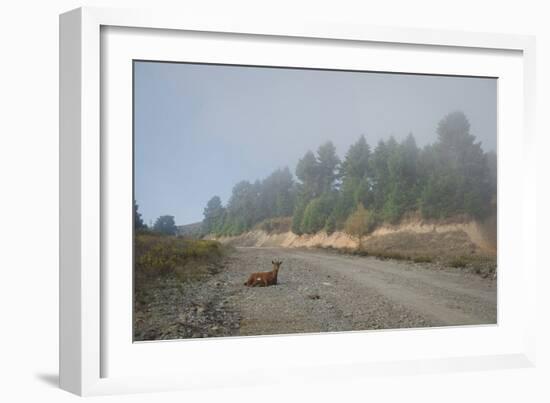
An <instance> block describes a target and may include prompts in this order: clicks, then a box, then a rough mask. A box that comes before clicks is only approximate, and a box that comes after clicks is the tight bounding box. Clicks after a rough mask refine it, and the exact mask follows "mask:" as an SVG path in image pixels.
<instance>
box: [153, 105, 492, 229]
mask: <svg viewBox="0 0 550 403" xmlns="http://www.w3.org/2000/svg"><path fill="white" fill-rule="evenodd" d="M295 175H296V178H297V180H295V178H294V176H293V175H292V173H291V172H290V170H289V169H288V168H283V169H278V170H276V171H275V172H273V173H272V174H271V175H269V176H268V177H267V178H265V179H263V180H262V181H259V180H257V181H256V182H254V183H251V182H249V181H241V182H239V183H237V184H236V185H235V186H234V187H233V192H232V195H231V197H230V199H229V201H228V202H227V205H226V206H223V204H222V201H221V199H220V197H219V196H214V197H212V198H211V199H210V200H209V201H208V203H207V205H206V208H205V209H204V220H203V222H202V232H203V234H215V235H238V234H241V233H243V232H245V231H248V230H250V229H252V228H253V227H254V226H255V225H256V224H257V223H259V222H261V221H264V220H266V219H271V218H276V217H292V231H293V232H294V233H296V234H304V233H307V234H311V233H315V232H318V231H321V230H325V231H327V232H328V233H331V232H333V231H335V230H345V231H347V232H349V233H353V234H356V235H359V236H361V235H363V234H365V233H368V232H369V231H370V230H372V229H373V228H374V227H375V226H376V225H377V224H378V223H380V222H390V223H396V222H398V221H399V220H400V218H401V217H402V216H403V215H404V214H405V213H407V212H413V211H420V213H421V215H422V216H423V217H424V218H448V217H452V216H457V215H468V216H470V217H472V218H477V219H481V218H484V217H486V216H487V215H488V214H490V213H491V212H492V210H493V209H494V207H495V203H496V154H495V153H494V152H489V153H485V152H484V151H483V150H482V148H481V143H480V142H476V138H475V136H473V135H472V134H470V124H469V122H468V120H467V118H466V116H465V115H464V114H463V113H462V112H453V113H451V114H449V115H447V116H446V117H444V118H443V119H442V120H441V121H440V122H439V125H438V127H437V140H436V141H435V143H433V144H431V145H427V146H425V147H424V148H422V149H420V148H418V146H417V145H416V141H415V139H414V136H413V135H412V134H409V135H408V136H407V137H406V138H405V139H404V140H403V141H402V142H397V141H396V140H395V139H394V138H393V137H390V138H389V139H388V140H387V141H379V142H378V144H377V145H376V147H375V148H374V149H372V148H371V146H370V145H369V144H368V143H367V141H366V139H365V137H364V136H361V137H359V139H358V140H357V142H355V143H354V144H353V145H351V147H350V148H349V150H348V152H347V153H346V155H345V157H344V159H343V160H341V159H340V158H339V157H338V155H337V154H336V149H335V147H334V145H333V144H332V142H330V141H329V142H327V143H325V144H322V145H321V146H320V147H319V148H318V149H317V152H316V153H313V152H312V151H308V152H306V153H305V155H304V156H303V157H302V158H301V159H300V160H299V161H298V163H297V165H296V171H295ZM159 224H160V223H159Z"/></svg>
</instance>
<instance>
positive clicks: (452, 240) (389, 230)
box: [216, 217, 496, 257]
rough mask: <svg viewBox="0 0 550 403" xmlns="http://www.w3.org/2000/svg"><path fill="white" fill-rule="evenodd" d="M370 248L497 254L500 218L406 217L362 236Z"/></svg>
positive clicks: (277, 240)
mask: <svg viewBox="0 0 550 403" xmlns="http://www.w3.org/2000/svg"><path fill="white" fill-rule="evenodd" d="M216 239H217V240H219V241H220V242H222V243H226V244H230V245H234V246H246V247H283V248H311V247H321V248H337V249H356V248H357V247H358V246H359V240H358V239H357V238H355V237H352V236H350V235H348V234H346V233H344V232H334V233H332V234H330V235H328V234H327V233H326V232H319V233H317V234H312V235H307V234H304V235H296V234H294V233H292V232H284V233H268V232H266V231H263V230H254V231H250V232H247V233H244V234H241V235H238V236H233V237H220V238H216ZM361 246H362V247H363V248H364V249H367V250H369V249H370V250H376V251H391V252H399V253H403V254H409V255H411V256H421V255H422V256H449V257H450V256H469V255H483V256H496V218H495V217H491V218H489V219H487V220H485V221H483V222H477V221H465V222H458V221H457V222H445V223H443V222H435V221H431V222H430V221H422V220H406V221H404V222H402V223H400V224H397V225H382V226H380V227H378V228H377V229H376V230H375V231H374V232H373V233H372V234H370V235H369V236H365V237H364V238H363V239H362V240H361Z"/></svg>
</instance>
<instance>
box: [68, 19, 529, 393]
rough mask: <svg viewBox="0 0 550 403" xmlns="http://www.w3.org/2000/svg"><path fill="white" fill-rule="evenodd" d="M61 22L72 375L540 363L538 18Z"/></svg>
mask: <svg viewBox="0 0 550 403" xmlns="http://www.w3.org/2000/svg"><path fill="white" fill-rule="evenodd" d="M60 45H61V54H60V83H61V84H60V97H61V100H60V111H61V112H60V113H61V118H60V127H61V129H60V138H61V140H60V155H61V157H60V158H61V159H60V170H61V172H60V184H61V191H60V201H61V210H60V211H61V222H60V233H61V239H60V243H61V264H60V351H61V352H60V382H61V386H62V387H63V388H64V389H67V390H69V391H72V392H74V393H77V394H82V395H90V394H108V393H124V392H139V391H155V390H165V389H182V388H201V387H215V386H224V385H241V386H246V385H248V384H251V383H250V382H251V380H250V377H249V374H250V373H254V374H255V376H254V380H253V382H254V383H255V384H257V383H269V382H292V381H293V380H295V379H296V377H300V379H304V377H305V378H309V379H327V380H328V379H335V378H339V377H345V376H347V375H346V374H348V375H349V374H351V373H353V374H355V376H357V375H358V374H359V375H361V376H368V375H369V374H371V373H373V374H374V373H377V374H379V373H381V372H382V373H386V374H389V375H392V374H408V373H418V372H419V371H431V372H437V371H449V370H450V371H453V370H475V369H481V368H503V367H521V366H529V365H532V360H533V357H534V343H533V340H534V334H533V332H532V330H533V318H531V317H530V316H529V314H528V312H533V310H532V309H531V308H530V307H532V305H533V304H534V296H533V289H534V284H535V273H536V267H535V265H534V261H533V260H532V259H533V257H532V256H533V254H532V253H530V252H529V251H530V248H532V247H533V246H532V245H531V243H530V242H529V241H528V238H527V236H528V235H527V234H529V233H530V232H531V230H532V228H534V225H535V217H534V211H533V209H531V208H530V207H531V203H532V201H531V198H530V195H531V194H532V192H534V183H533V182H532V181H530V179H529V178H530V174H531V173H532V172H533V171H534V169H535V168H534V165H532V163H531V161H530V159H529V155H531V152H532V150H533V147H534V137H533V136H534V135H533V133H532V129H531V127H532V126H531V125H532V119H533V117H532V113H533V111H532V102H533V99H532V98H533V89H534V72H533V68H534V64H533V57H534V54H533V52H534V41H533V39H532V38H531V37H526V36H516V35H500V34H476V33H464V32H446V31H437V32H431V31H424V30H411V29H382V28H371V27H361V26H341V25H330V24H311V25H307V24H305V25H304V24H296V25H293V24H291V23H285V24H275V23H270V22H269V21H255V22H250V21H244V20H243V21H233V22H231V23H229V22H213V21H205V20H200V19H193V18H190V17H184V18H181V17H180V16H178V17H177V18H176V17H175V16H171V15H168V14H155V13H151V12H142V11H135V10H134V11H126V10H125V11H123V10H107V9H95V8H93V9H88V8H85V9H78V10H74V11H71V12H68V13H66V14H63V15H62V16H61V18H60ZM518 160H520V161H522V163H521V164H518V163H517V162H518ZM517 189H521V191H519V192H518V191H517ZM518 296H519V297H518ZM320 352H322V354H320ZM262 373H264V374H265V375H261V374H262ZM274 374H275V375H274Z"/></svg>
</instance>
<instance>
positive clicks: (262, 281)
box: [244, 260, 283, 287]
mask: <svg viewBox="0 0 550 403" xmlns="http://www.w3.org/2000/svg"><path fill="white" fill-rule="evenodd" d="M271 263H272V264H273V269H272V270H271V271H264V272H258V273H252V274H251V275H250V277H248V281H247V282H246V283H244V285H246V286H247V287H255V286H260V287H267V286H269V285H275V284H277V274H279V268H280V267H281V264H282V263H283V262H281V261H277V260H273V261H272V262H271Z"/></svg>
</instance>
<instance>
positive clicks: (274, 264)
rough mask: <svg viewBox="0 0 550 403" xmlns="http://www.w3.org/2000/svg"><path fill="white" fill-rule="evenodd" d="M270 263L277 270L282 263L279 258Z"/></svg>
mask: <svg viewBox="0 0 550 403" xmlns="http://www.w3.org/2000/svg"><path fill="white" fill-rule="evenodd" d="M271 263H272V264H273V270H279V267H281V265H282V264H283V262H282V261H281V260H272V261H271Z"/></svg>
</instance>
